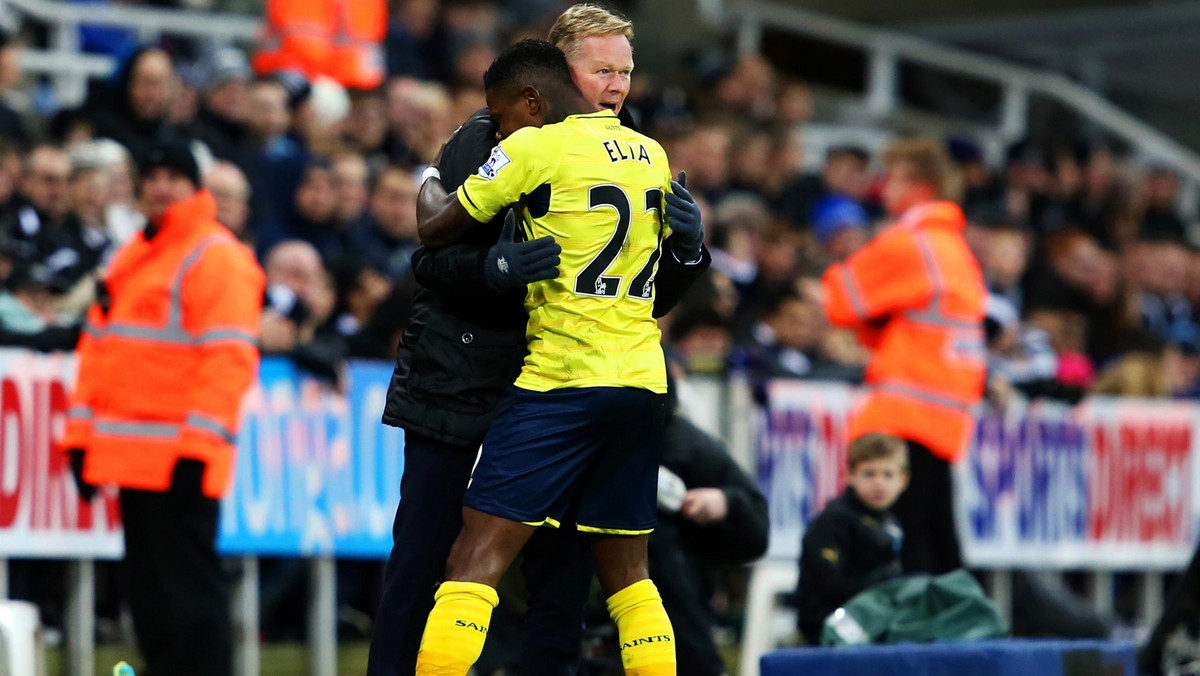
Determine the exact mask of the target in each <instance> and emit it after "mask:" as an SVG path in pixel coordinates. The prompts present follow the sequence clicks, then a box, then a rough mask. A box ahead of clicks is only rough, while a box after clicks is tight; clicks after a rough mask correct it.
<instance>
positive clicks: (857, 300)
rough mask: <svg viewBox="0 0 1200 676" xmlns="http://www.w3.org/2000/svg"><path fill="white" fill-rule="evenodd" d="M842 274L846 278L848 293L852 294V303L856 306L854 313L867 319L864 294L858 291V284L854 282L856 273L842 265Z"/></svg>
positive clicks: (860, 317)
mask: <svg viewBox="0 0 1200 676" xmlns="http://www.w3.org/2000/svg"><path fill="white" fill-rule="evenodd" d="M842 276H843V277H845V278H846V295H848V296H850V305H851V306H853V307H854V314H856V315H858V318H859V319H867V306H866V305H865V304H863V299H862V296H861V295H859V293H858V285H857V284H856V283H855V282H854V275H852V274H850V268H849V267H845V266H843V267H842Z"/></svg>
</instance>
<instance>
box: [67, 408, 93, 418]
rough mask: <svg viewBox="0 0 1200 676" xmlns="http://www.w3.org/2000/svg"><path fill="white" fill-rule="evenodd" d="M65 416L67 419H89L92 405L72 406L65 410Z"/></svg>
mask: <svg viewBox="0 0 1200 676" xmlns="http://www.w3.org/2000/svg"><path fill="white" fill-rule="evenodd" d="M67 418H68V419H69V420H91V419H92V407H91V406H72V407H71V408H70V409H68V410H67Z"/></svg>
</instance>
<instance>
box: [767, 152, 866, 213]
mask: <svg viewBox="0 0 1200 676" xmlns="http://www.w3.org/2000/svg"><path fill="white" fill-rule="evenodd" d="M869 162H870V155H869V154H868V153H867V151H866V150H863V149H862V148H859V147H857V146H836V147H833V148H830V149H829V151H828V152H827V153H826V154H825V165H824V167H823V168H822V169H821V173H820V174H819V175H817V174H808V175H806V176H802V177H799V178H797V179H796V180H794V181H793V182H792V184H791V185H789V186H788V187H787V189H786V190H785V191H784V194H783V200H782V202H781V204H780V211H781V212H782V213H783V215H785V216H786V217H787V219H788V221H790V222H791V224H792V226H793V227H797V228H807V227H808V226H809V225H810V224H811V223H812V218H813V208H814V207H815V206H816V205H817V203H818V202H820V201H821V200H822V199H825V198H826V197H829V196H831V195H841V196H843V197H848V198H850V199H852V200H855V201H857V202H859V203H860V204H862V203H863V201H864V200H865V199H866V196H867V190H868V189H869V187H870V183H871V179H870V176H868V174H867V165H868V163H869Z"/></svg>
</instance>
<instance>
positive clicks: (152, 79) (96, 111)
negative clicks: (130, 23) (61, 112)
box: [85, 46, 184, 161]
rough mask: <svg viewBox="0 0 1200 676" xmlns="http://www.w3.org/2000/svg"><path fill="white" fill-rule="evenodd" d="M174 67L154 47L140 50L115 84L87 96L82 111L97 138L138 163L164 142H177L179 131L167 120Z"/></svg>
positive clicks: (100, 84)
mask: <svg viewBox="0 0 1200 676" xmlns="http://www.w3.org/2000/svg"><path fill="white" fill-rule="evenodd" d="M174 80H175V65H174V63H173V62H172V61H171V57H170V56H169V55H168V54H167V53H166V52H165V51H163V50H162V49H160V48H158V47H153V46H150V47H143V48H141V49H139V50H137V51H136V52H134V53H133V54H132V55H130V57H129V59H128V60H126V61H125V64H124V66H123V67H122V69H121V71H120V73H119V75H118V77H117V80H116V81H114V82H110V83H99V84H98V85H97V87H96V88H95V89H94V90H93V91H91V92H89V94H88V101H87V104H86V105H85V110H86V113H87V115H88V117H89V118H90V119H91V121H92V126H93V127H94V128H95V136H96V137H97V138H110V139H112V140H114V141H116V142H117V143H120V144H121V145H123V146H125V147H126V148H128V149H129V153H130V154H131V155H133V157H134V159H135V160H137V161H141V160H142V159H143V157H144V156H145V154H146V153H147V152H149V151H150V149H151V148H154V147H156V146H158V145H159V144H160V143H162V142H163V141H164V140H175V141H178V140H180V139H182V138H184V137H183V135H182V133H181V131H180V130H179V129H178V128H177V127H176V126H175V125H174V124H172V123H171V122H170V120H168V119H167V113H168V111H169V110H170V107H171V96H172V94H173V92H174V88H173V86H172V85H173V83H174Z"/></svg>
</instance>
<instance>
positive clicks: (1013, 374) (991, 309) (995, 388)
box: [984, 294, 1083, 409]
mask: <svg viewBox="0 0 1200 676" xmlns="http://www.w3.org/2000/svg"><path fill="white" fill-rule="evenodd" d="M984 330H985V332H986V335H987V347H988V357H987V366H988V380H987V390H986V394H987V398H988V400H989V401H991V403H992V404H993V405H995V406H997V407H998V408H1001V409H1003V408H1006V407H1007V405H1008V403H1009V402H1010V401H1011V400H1012V394H1013V393H1014V392H1015V391H1018V390H1019V391H1021V392H1023V393H1024V394H1025V395H1026V396H1028V397H1029V398H1037V397H1042V396H1046V397H1051V398H1056V399H1063V400H1066V401H1069V402H1071V403H1075V402H1076V401H1078V400H1079V399H1080V398H1081V397H1082V396H1083V388H1082V387H1080V386H1078V385H1066V384H1064V383H1061V382H1059V381H1058V379H1057V376H1058V373H1059V371H1058V355H1056V354H1055V353H1054V348H1053V346H1052V345H1051V343H1050V334H1049V333H1047V332H1046V331H1045V330H1044V329H1042V328H1040V327H1038V326H1036V325H1033V324H1022V323H1021V320H1020V317H1019V315H1018V314H1017V309H1016V307H1015V306H1013V305H1012V304H1011V303H1010V302H1009V301H1008V300H1007V299H1005V298H1004V297H1002V296H997V295H995V294H993V295H992V296H991V297H989V299H988V308H987V317H986V319H985V320H984Z"/></svg>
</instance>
